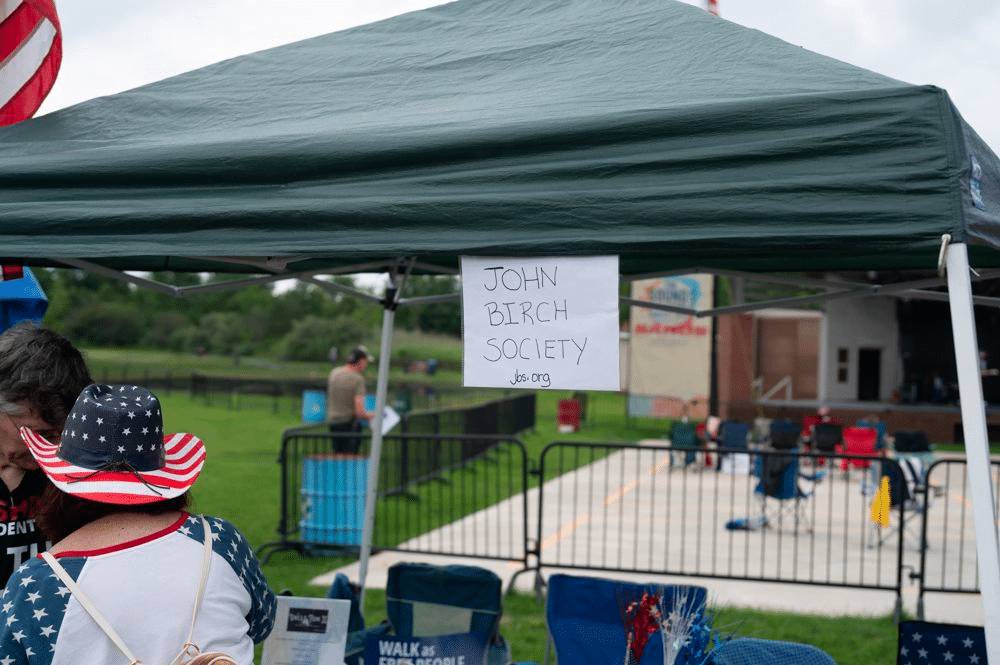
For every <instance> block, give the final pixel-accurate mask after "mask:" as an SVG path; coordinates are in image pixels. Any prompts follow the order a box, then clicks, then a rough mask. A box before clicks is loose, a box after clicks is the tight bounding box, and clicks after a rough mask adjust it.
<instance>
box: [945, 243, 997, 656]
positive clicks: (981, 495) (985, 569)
mask: <svg viewBox="0 0 1000 665" xmlns="http://www.w3.org/2000/svg"><path fill="white" fill-rule="evenodd" d="M947 252H948V255H947V261H948V303H949V305H950V307H951V326H952V332H953V334H954V338H955V364H956V366H957V368H958V391H959V396H960V401H961V409H962V429H963V431H964V433H965V457H966V468H967V470H968V474H969V488H970V491H971V494H972V513H973V519H974V524H975V532H976V553H977V555H978V558H979V580H980V594H981V595H982V600H983V627H984V628H985V632H986V652H987V661H988V662H991V663H1000V547H998V542H997V522H996V514H995V512H994V506H995V505H996V504H995V503H994V496H993V486H992V483H991V478H990V447H989V441H988V439H987V436H986V411H985V405H984V403H983V385H982V377H981V376H980V373H979V345H978V341H977V339H976V319H975V313H974V312H973V309H972V281H971V279H970V278H969V254H968V248H967V247H966V245H964V244H952V245H949V246H948V250H947Z"/></svg>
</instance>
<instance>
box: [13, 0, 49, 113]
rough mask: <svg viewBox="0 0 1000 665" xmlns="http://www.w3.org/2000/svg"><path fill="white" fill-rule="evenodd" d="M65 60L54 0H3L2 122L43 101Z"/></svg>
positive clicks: (33, 108) (31, 110) (34, 107)
mask: <svg viewBox="0 0 1000 665" xmlns="http://www.w3.org/2000/svg"><path fill="white" fill-rule="evenodd" d="M61 62H62V36H61V34H60V29H59V17H58V16H56V5H55V1H54V0H0V126H3V125H12V124H14V123H15V122H21V121H22V120H27V119H28V118H30V117H31V116H33V115H34V114H35V111H37V110H38V107H39V106H41V105H42V101H43V100H44V99H45V96H46V95H48V94H49V90H51V89H52V84H53V83H55V80H56V74H57V73H58V72H59V65H60V63H61Z"/></svg>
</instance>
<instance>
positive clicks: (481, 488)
mask: <svg viewBox="0 0 1000 665" xmlns="http://www.w3.org/2000/svg"><path fill="white" fill-rule="evenodd" d="M325 429H326V428H325V426H323V425H319V426H313V427H303V428H293V429H290V430H288V431H286V432H285V434H284V436H283V437H282V443H281V452H280V455H279V458H278V462H279V464H280V466H281V483H280V485H281V490H280V517H279V523H278V536H279V540H278V541H277V542H272V543H267V544H265V545H262V546H261V547H260V548H259V549H258V555H259V556H260V557H261V559H262V560H264V561H266V560H267V559H268V558H270V556H271V555H272V554H273V553H275V552H277V551H282V550H294V551H297V552H300V553H319V554H345V555H351V554H356V553H357V552H358V550H359V546H360V543H361V541H360V538H361V529H362V525H363V519H364V503H365V501H364V495H365V487H366V485H367V469H368V466H367V465H368V445H369V441H370V439H369V438H368V437H367V436H366V435H362V447H361V449H360V450H359V451H358V453H357V454H352V453H341V452H336V451H337V450H338V449H340V448H342V446H341V445H340V444H343V443H344V442H345V441H347V440H349V439H352V438H356V437H357V435H356V434H350V433H331V432H329V431H324V430H325ZM527 468H528V464H527V459H526V455H525V451H524V446H523V444H522V443H521V442H520V441H518V440H517V439H516V438H514V437H511V436H489V435H482V434H475V435H464V434H463V435H446V434H424V433H410V432H401V433H398V434H388V435H386V436H385V437H384V438H383V441H382V459H381V462H380V465H379V479H378V493H377V496H378V500H377V502H376V514H375V523H374V529H373V534H372V544H371V545H372V548H373V549H375V550H403V551H408V552H415V553H416V552H419V553H429V554H443V555H453V556H470V557H479V558H496V559H505V560H513V561H522V562H524V565H527V563H526V562H527V492H526V491H525V490H526V489H527ZM503 502H509V503H510V504H513V505H512V506H505V508H511V510H510V513H509V514H510V515H513V516H514V517H513V518H511V517H509V516H508V512H507V511H506V510H504V511H500V510H498V506H500V505H501V504H502V503H503ZM431 506H447V507H448V509H447V510H445V511H440V510H432V509H431Z"/></svg>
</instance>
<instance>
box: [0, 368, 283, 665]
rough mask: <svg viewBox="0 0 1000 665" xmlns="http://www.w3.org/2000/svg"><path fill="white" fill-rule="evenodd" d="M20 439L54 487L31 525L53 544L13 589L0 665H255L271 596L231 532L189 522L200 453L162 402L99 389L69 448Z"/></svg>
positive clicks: (67, 438)
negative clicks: (178, 663) (207, 659)
mask: <svg viewBox="0 0 1000 665" xmlns="http://www.w3.org/2000/svg"><path fill="white" fill-rule="evenodd" d="M20 434H21V437H22V438H23V439H24V441H25V443H26V444H27V445H28V448H29V450H30V451H31V454H32V456H33V457H34V458H35V460H36V461H37V462H38V465H39V467H40V468H41V469H42V470H43V471H44V472H45V475H46V476H47V477H48V478H49V480H50V481H51V482H52V485H51V487H49V488H48V489H47V490H46V491H45V494H44V495H43V496H42V500H41V502H40V504H39V506H38V511H37V513H36V515H37V517H36V519H37V520H38V522H39V524H40V526H41V528H42V530H43V531H45V532H46V533H47V534H48V535H49V536H50V537H51V538H52V540H53V541H55V545H54V546H53V547H52V549H51V550H50V552H49V553H47V554H51V555H52V556H49V557H48V558H47V559H43V558H41V557H39V558H34V559H31V560H30V561H28V562H27V563H26V564H25V565H23V566H22V567H21V568H20V569H19V570H18V571H17V572H15V574H14V575H13V576H12V577H11V579H10V580H9V582H8V584H7V588H6V590H5V591H4V596H3V601H4V602H3V604H2V606H0V621H2V624H0V662H3V663H4V664H5V665H14V664H15V663H17V664H22V663H23V664H29V665H43V664H44V665H50V664H51V663H57V662H64V661H67V660H78V656H79V655H82V654H86V660H87V661H88V662H105V663H111V662H119V661H121V662H125V661H123V660H122V653H123V652H125V653H126V654H127V657H128V659H129V661H130V662H131V661H141V662H145V663H170V662H173V661H174V659H175V658H178V657H181V655H182V654H183V655H185V657H191V656H193V655H196V654H197V653H198V652H199V651H201V652H209V651H220V652H225V653H227V654H228V655H230V656H231V657H232V658H233V660H235V662H237V663H251V662H252V661H253V645H254V643H255V642H260V641H262V640H263V639H264V638H265V637H266V636H267V635H268V633H269V632H270V630H271V627H272V625H273V623H274V612H275V599H274V593H273V592H272V591H271V589H270V588H269V587H268V584H267V581H266V580H265V579H264V576H263V573H262V572H261V570H260V565H259V563H258V561H257V558H256V557H255V556H254V554H253V551H252V549H251V548H250V546H249V544H248V543H247V541H246V540H245V539H244V537H243V536H242V535H241V534H240V533H239V531H238V530H237V529H236V527H235V526H233V525H232V524H230V523H229V522H227V521H226V520H223V519H219V518H215V517H211V518H203V517H201V516H197V515H191V514H189V513H188V512H187V510H186V508H187V506H188V490H189V489H190V488H191V486H192V485H193V484H194V482H195V479H196V478H197V477H198V474H199V473H200V472H201V469H202V466H203V465H204V463H205V446H204V444H203V443H202V441H201V440H200V439H198V438H197V437H196V436H194V435H192V434H170V435H164V432H163V417H162V413H161V410H160V403H159V400H158V399H157V398H156V396H155V395H154V394H153V393H151V392H150V391H148V390H146V389H144V388H140V387H137V386H125V385H115V386H110V385H90V386H88V387H87V388H85V389H84V390H83V392H82V393H80V396H79V397H78V398H77V401H76V404H75V405H74V407H73V409H72V411H71V412H70V414H69V416H68V418H67V419H66V426H65V428H64V429H63V431H62V435H61V437H53V438H52V439H46V438H44V437H42V436H40V435H39V434H38V433H36V432H34V431H32V430H30V429H28V428H21V430H20ZM43 556H44V555H43ZM92 610H96V611H92ZM102 619H103V624H102ZM133 652H134V655H133Z"/></svg>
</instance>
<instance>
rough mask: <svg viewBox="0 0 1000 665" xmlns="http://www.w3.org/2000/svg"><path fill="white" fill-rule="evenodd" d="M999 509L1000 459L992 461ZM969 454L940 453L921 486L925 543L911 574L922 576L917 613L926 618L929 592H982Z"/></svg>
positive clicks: (921, 533) (922, 535) (995, 500)
mask: <svg viewBox="0 0 1000 665" xmlns="http://www.w3.org/2000/svg"><path fill="white" fill-rule="evenodd" d="M990 475H991V477H992V479H993V500H994V507H993V511H994V514H1000V512H998V511H1000V504H998V503H997V501H998V497H1000V462H998V461H993V462H991V464H990ZM969 491H970V490H969V474H968V470H967V465H966V461H965V460H964V459H940V460H937V461H935V462H934V463H933V464H931V465H930V467H928V469H927V475H926V482H925V483H924V485H923V487H922V488H921V492H923V493H924V494H925V496H923V497H922V500H923V502H924V505H925V506H926V509H925V510H924V511H923V515H922V518H923V519H922V520H921V522H920V538H921V542H922V543H923V547H922V548H921V551H920V562H919V564H918V565H917V566H915V567H914V570H913V572H912V573H911V577H913V578H914V579H916V580H917V583H918V596H917V618H919V619H921V620H922V619H923V618H924V596H925V594H926V593H928V592H931V593H970V594H975V593H979V592H980V586H979V561H978V558H977V556H976V535H975V526H974V524H973V516H972V499H971V497H970V496H969Z"/></svg>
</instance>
